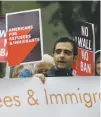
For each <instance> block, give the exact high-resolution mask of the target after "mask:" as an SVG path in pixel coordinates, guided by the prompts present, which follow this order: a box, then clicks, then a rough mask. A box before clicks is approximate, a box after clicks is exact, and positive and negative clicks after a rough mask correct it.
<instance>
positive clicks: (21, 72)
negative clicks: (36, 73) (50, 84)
mask: <svg viewBox="0 0 101 117" xmlns="http://www.w3.org/2000/svg"><path fill="white" fill-rule="evenodd" d="M32 77H33V71H32V67H31V65H29V64H23V65H18V66H15V67H14V70H13V74H12V78H32ZM40 80H41V81H42V83H44V79H43V78H40Z"/></svg>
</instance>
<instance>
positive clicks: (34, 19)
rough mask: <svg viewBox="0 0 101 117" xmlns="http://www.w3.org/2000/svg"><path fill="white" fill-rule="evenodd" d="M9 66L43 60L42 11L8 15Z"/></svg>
mask: <svg viewBox="0 0 101 117" xmlns="http://www.w3.org/2000/svg"><path fill="white" fill-rule="evenodd" d="M6 21H7V22H6V26H7V27H6V29H7V31H8V32H7V48H8V65H9V66H16V65H19V64H20V63H28V62H35V61H40V60H42V58H43V57H42V55H43V48H42V43H43V42H42V26H41V11H40V9H36V10H29V11H22V12H16V13H8V14H6Z"/></svg>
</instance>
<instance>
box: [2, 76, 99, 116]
mask: <svg viewBox="0 0 101 117" xmlns="http://www.w3.org/2000/svg"><path fill="white" fill-rule="evenodd" d="M100 100H101V93H100V77H88V78H86V77H74V78H72V77H57V78H56V77H51V78H48V77H47V79H46V83H45V84H42V82H41V81H40V79H39V78H31V79H29V78H28V79H3V80H0V115H1V116H2V117H18V116H19V117H21V116H23V117H29V116H30V117H33V116H36V117H68V116H69V117H74V116H75V117H100Z"/></svg>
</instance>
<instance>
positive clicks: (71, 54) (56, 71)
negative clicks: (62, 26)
mask: <svg viewBox="0 0 101 117" xmlns="http://www.w3.org/2000/svg"><path fill="white" fill-rule="evenodd" d="M100 53H101V51H100V50H99V51H97V52H96V53H95V75H96V76H100V75H101V69H100V67H101V57H100ZM77 55H78V48H77V45H76V43H75V42H74V41H73V40H71V39H69V38H67V37H62V38H60V39H58V40H57V41H56V42H55V44H54V47H53V57H52V56H50V55H48V54H45V55H44V56H43V60H42V61H39V62H35V63H33V66H34V67H32V66H31V65H29V64H23V65H18V66H15V67H14V70H13V73H12V78H25V77H26V78H27V77H32V78H33V77H39V78H40V79H41V80H42V82H43V83H44V82H45V77H56V76H58V77H59V76H73V74H72V65H73V63H74V62H75V60H76V59H77Z"/></svg>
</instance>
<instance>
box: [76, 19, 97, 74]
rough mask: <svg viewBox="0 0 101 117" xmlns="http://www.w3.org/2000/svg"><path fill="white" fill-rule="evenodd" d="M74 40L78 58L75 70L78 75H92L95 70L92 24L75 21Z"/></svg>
mask: <svg viewBox="0 0 101 117" xmlns="http://www.w3.org/2000/svg"><path fill="white" fill-rule="evenodd" d="M74 40H75V41H76V42H77V45H78V60H77V61H76V65H75V66H76V72H77V75H78V76H94V72H95V68H94V65H95V55H94V53H95V36H94V25H93V24H91V23H86V22H78V21H77V22H76V26H75V30H74Z"/></svg>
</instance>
